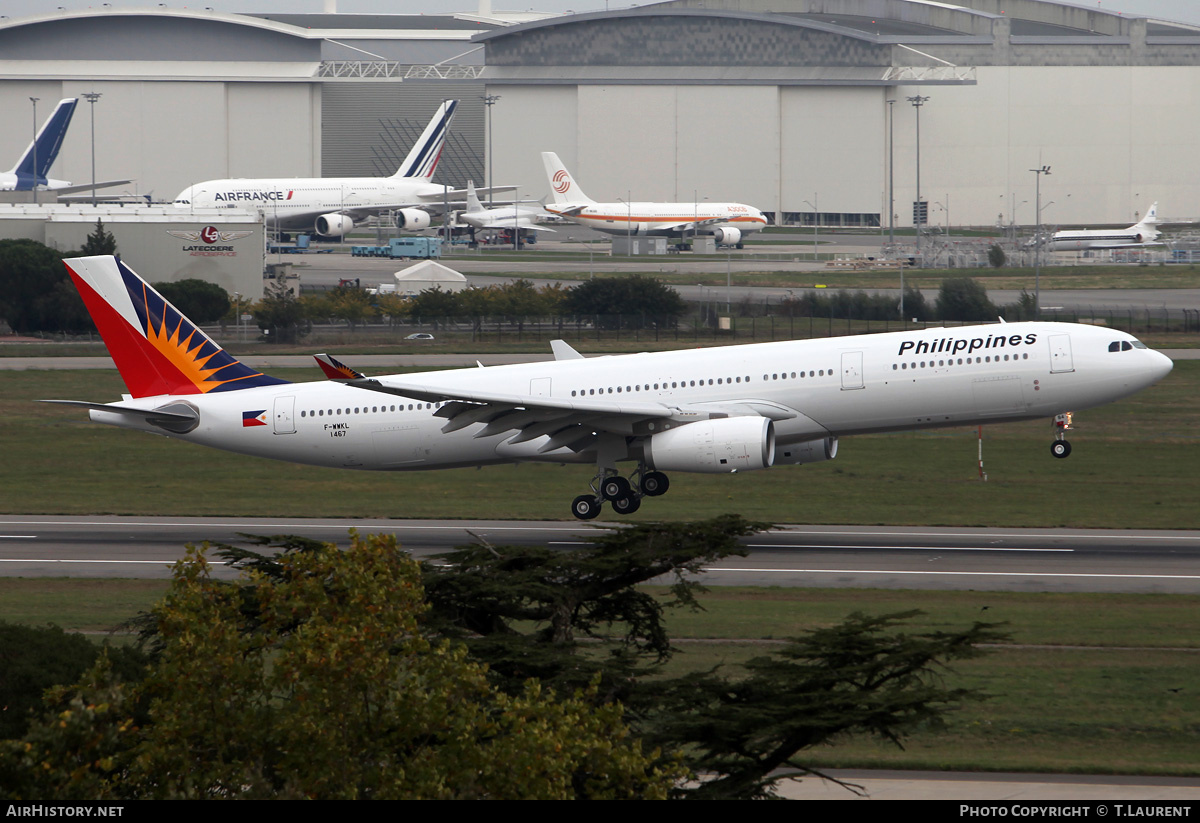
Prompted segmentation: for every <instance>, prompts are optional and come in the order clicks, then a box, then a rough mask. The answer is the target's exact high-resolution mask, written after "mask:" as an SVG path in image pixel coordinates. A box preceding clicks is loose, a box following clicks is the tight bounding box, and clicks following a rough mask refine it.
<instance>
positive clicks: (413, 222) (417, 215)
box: [396, 209, 429, 231]
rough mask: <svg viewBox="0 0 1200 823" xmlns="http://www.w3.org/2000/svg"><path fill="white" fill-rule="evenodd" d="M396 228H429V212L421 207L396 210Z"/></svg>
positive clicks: (413, 229)
mask: <svg viewBox="0 0 1200 823" xmlns="http://www.w3.org/2000/svg"><path fill="white" fill-rule="evenodd" d="M396 228H398V229H408V230H409V231H419V230H421V229H427V228H429V212H427V211H421V210H420V209H400V211H398V212H396Z"/></svg>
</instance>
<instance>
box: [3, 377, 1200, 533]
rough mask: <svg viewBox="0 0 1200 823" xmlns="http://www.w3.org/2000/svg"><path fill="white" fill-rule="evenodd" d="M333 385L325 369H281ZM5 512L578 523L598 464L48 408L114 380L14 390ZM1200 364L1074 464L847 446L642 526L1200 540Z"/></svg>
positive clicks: (926, 435) (938, 439) (1045, 446)
mask: <svg viewBox="0 0 1200 823" xmlns="http://www.w3.org/2000/svg"><path fill="white" fill-rule="evenodd" d="M277 373H278V374H279V375H280V376H282V377H287V378H289V379H318V374H317V373H316V371H315V370H279V371H278V372H277ZM0 380H2V381H3V387H4V388H3V392H2V393H0V415H2V419H3V420H4V421H5V423H4V426H3V428H2V429H0V450H2V453H3V454H4V460H3V461H0V488H3V489H4V494H3V495H0V512H5V513H25V514H174V515H229V516H236V515H244V516H264V517H265V516H326V517H396V518H449V519H454V518H462V517H469V518H512V519H567V518H568V517H569V513H568V504H569V502H570V499H571V498H572V497H574V496H575V495H576V494H578V493H580V492H582V491H583V490H584V489H585V488H586V486H587V481H588V478H589V477H590V475H591V469H590V468H588V467H583V466H570V467H564V466H555V465H516V466H496V467H490V468H485V469H479V470H477V469H456V470H449V471H436V472H397V473H376V472H353V471H345V470H338V469H318V468H313V467H307V466H298V465H293V464H288V463H279V462H274V461H270V460H265V459H261V458H253V457H245V456H242V455H235V454H228V453H225V452H220V451H216V450H211V449H206V448H203V447H200V446H195V445H191V444H187V443H182V442H179V441H175V440H170V439H168V438H165V437H155V436H151V435H147V434H143V433H141V432H134V431H127V430H123V429H115V428H111V427H107V426H100V425H96V424H93V423H90V422H88V420H87V416H86V413H85V412H83V411H80V410H78V409H72V408H67V407H57V406H50V405H45V404H39V403H35V402H33V401H34V400H35V399H37V398H68V399H85V400H98V401H110V400H115V399H117V398H118V397H119V396H120V393H121V391H122V390H123V389H122V385H121V382H120V379H119V377H118V376H117V374H116V373H115V372H104V371H78V372H76V371H48V372H33V371H28V372H7V373H4V374H3V375H2V376H0ZM1198 389H1200V362H1195V361H1183V362H1180V363H1178V364H1176V367H1175V370H1174V371H1173V372H1172V373H1171V375H1170V376H1169V377H1168V378H1167V379H1166V380H1164V381H1163V382H1162V383H1160V384H1159V385H1158V386H1155V387H1154V388H1151V389H1149V390H1147V391H1144V392H1142V393H1140V394H1138V395H1135V396H1134V397H1132V398H1129V399H1127V400H1124V401H1121V402H1119V403H1113V404H1110V405H1108V406H1104V407H1102V408H1099V409H1094V410H1091V411H1087V412H1084V413H1082V414H1080V415H1078V417H1077V418H1076V423H1077V427H1078V430H1077V431H1075V432H1073V433H1072V436H1071V439H1072V442H1073V444H1074V446H1075V452H1074V454H1073V455H1072V456H1071V458H1070V459H1068V460H1054V459H1052V458H1051V457H1050V455H1049V445H1050V441H1051V439H1052V436H1053V435H1052V429H1051V426H1050V425H1049V424H1048V423H1047V422H1045V421H1039V422H1032V423H1019V424H1004V425H998V426H991V427H985V429H984V467H985V469H986V471H987V473H988V478H989V479H988V482H986V483H984V482H980V480H979V479H978V474H977V468H976V455H977V448H978V447H977V441H976V431H975V429H973V428H961V429H946V430H937V431H930V432H914V433H901V434H890V435H867V436H860V437H852V438H846V439H844V440H843V442H842V443H841V447H840V450H839V452H838V457H837V459H836V460H833V461H830V462H826V463H819V464H813V465H808V466H798V467H786V468H777V469H772V470H769V471H764V472H745V473H739V474H736V475H694V474H677V475H676V476H675V477H674V478H673V481H674V482H673V485H672V488H671V492H670V493H669V494H668V495H666V496H665V497H662V498H659V499H655V500H653V501H651V502H650V503H649V504H648V505H646V506H644V507H643V509H642V511H641V512H639V513H638V514H637V515H634V519H640V520H645V519H696V518H703V517H708V516H711V514H712V513H714V512H719V511H737V512H740V513H741V514H743V515H745V516H747V517H750V518H755V519H761V520H768V521H771V522H779V523H846V524H913V525H954V526H1011V527H1017V526H1074V527H1096V528H1200V506H1197V505H1196V500H1197V497H1198V492H1200V474H1198V473H1197V471H1196V466H1197V445H1198V443H1197V438H1198V437H1200V435H1198V433H1200V405H1198V404H1197V403H1196V402H1195V398H1196V397H1197V396H1198V395H1200V391H1198Z"/></svg>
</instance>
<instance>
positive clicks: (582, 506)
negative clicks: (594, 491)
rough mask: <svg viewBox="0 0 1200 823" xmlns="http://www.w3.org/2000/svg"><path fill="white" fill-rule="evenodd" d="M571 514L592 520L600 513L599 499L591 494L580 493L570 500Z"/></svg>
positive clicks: (581, 518)
mask: <svg viewBox="0 0 1200 823" xmlns="http://www.w3.org/2000/svg"><path fill="white" fill-rule="evenodd" d="M571 514H573V515H575V516H576V517H577V518H579V519H580V520H593V519H595V517H596V516H597V515H599V514H600V501H599V500H597V499H596V498H595V496H594V495H591V494H581V495H579V496H578V497H576V498H575V499H574V500H573V501H572V502H571Z"/></svg>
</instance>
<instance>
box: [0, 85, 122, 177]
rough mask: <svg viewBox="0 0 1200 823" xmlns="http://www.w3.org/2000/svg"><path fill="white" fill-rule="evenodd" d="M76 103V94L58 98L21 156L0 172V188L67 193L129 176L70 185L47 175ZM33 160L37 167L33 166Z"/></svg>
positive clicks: (77, 100)
mask: <svg viewBox="0 0 1200 823" xmlns="http://www.w3.org/2000/svg"><path fill="white" fill-rule="evenodd" d="M78 104H79V98H78V97H68V98H66V99H63V100H59V101H58V105H57V106H55V107H54V111H52V112H51V113H50V116H49V117H47V118H46V122H45V123H43V124H42V127H41V129H39V130H38V133H37V136H36V137H35V138H34V139H33V140H32V141H30V143H29V146H28V148H26V149H25V153H24V154H22V155H21V159H20V160H18V161H17V162H16V165H14V166H13V167H12V168H11V169H9V170H8V171H6V172H0V191H33V190H34V188H35V187H36V188H38V189H52V190H53V191H55V192H57V193H58V194H69V193H70V192H76V191H90V190H91V189H93V188H97V189H100V188H105V187H108V186H119V185H121V184H122V183H128V182H130V181H129V180H105V181H104V182H101V183H95V184H92V183H81V184H79V185H73V184H72V183H70V181H67V180H55V179H53V178H51V177H49V176H48V175H49V174H50V167H51V166H53V165H54V161H55V160H56V159H58V150H59V149H61V148H62V144H63V139H64V138H66V136H67V127H68V126H70V125H71V118H72V117H73V116H74V114H75V107H76V106H77V105H78ZM35 163H36V165H37V168H36V169H35V168H34V164H35Z"/></svg>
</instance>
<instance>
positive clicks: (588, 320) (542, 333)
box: [0, 305, 1200, 345]
mask: <svg viewBox="0 0 1200 823" xmlns="http://www.w3.org/2000/svg"><path fill="white" fill-rule="evenodd" d="M743 308H744V307H743ZM779 308H780V307H779V306H778V305H775V306H772V307H768V311H765V312H763V313H748V314H742V315H741V316H738V315H725V314H723V313H721V314H717V313H715V312H714V313H712V314H711V315H709V316H708V317H705V316H703V314H697V315H692V316H689V317H685V318H679V319H675V318H669V317H667V318H656V317H652V316H649V315H619V314H618V315H592V316H590V317H582V318H576V317H572V318H567V317H500V318H492V317H413V318H403V319H400V318H395V319H389V318H383V319H373V320H372V321H369V322H358V323H356V324H354V325H353V326H351V325H350V324H349V323H348V322H345V321H330V322H324V323H306V324H305V326H304V328H303V329H302V330H301V335H300V343H301V344H305V343H308V344H318V343H319V344H322V345H326V344H328V345H354V344H358V345H383V344H389V343H395V342H405V343H412V344H416V345H420V344H427V343H428V342H429V341H428V340H427V339H426V340H420V339H412V340H406V338H409V337H410V336H411V335H415V334H430V335H433V337H434V340H435V341H437V340H440V341H443V342H445V341H448V340H450V341H454V342H462V343H466V342H470V343H478V344H480V345H498V344H514V343H537V342H548V341H550V340H554V339H561V340H567V341H569V342H580V343H583V342H596V343H604V342H613V343H629V342H634V343H664V344H678V345H688V344H693V345H698V344H706V345H712V344H720V343H732V342H738V343H753V342H770V341H774V340H805V339H812V338H826V337H842V336H846V335H853V334H882V333H885V332H894V331H907V330H910V329H925V328H936V327H950V328H952V327H957V326H966V325H975V324H977V323H979V322H988V321H978V320H976V321H943V320H936V319H929V320H923V321H922V320H917V321H914V320H912V319H909V320H900V319H867V318H861V317H854V316H853V314H852V313H838V312H835V313H831V314H822V315H816V314H803V315H802V314H793V315H787V314H779V313H778V310H779ZM771 309H773V310H774V311H773V312H772V311H770V310H771ZM1015 319H1016V318H1011V319H1010V322H1011V320H1015ZM1042 319H1043V320H1054V321H1059V322H1064V323H1084V324H1088V325H1096V326H1104V327H1106V328H1112V329H1118V330H1121V331H1126V332H1129V333H1130V334H1135V335H1137V334H1142V335H1144V334H1150V333H1183V334H1200V309H1188V308H1177V307H1167V306H1158V307H1154V306H1143V307H1139V308H1130V307H1110V306H1086V307H1079V308H1044V309H1043V311H1042ZM991 322H998V321H991ZM204 330H205V332H206V333H208V334H209V335H210V336H211V337H212V338H213V339H214V340H216V341H218V342H219V343H222V344H224V345H230V344H234V343H251V342H256V341H258V342H262V341H265V340H266V339H267V338H266V337H264V336H262V335H261V333H260V330H259V329H258V327H257V326H256V325H255V324H254V323H252V322H251V323H248V324H244V325H242V326H240V327H238V326H232V325H231V326H226V327H221V326H217V325H212V326H206V327H204ZM35 338H36V339H41V340H45V341H47V342H50V341H53V342H90V343H99V342H101V341H100V336H99V335H98V334H97V333H95V332H90V333H86V332H85V333H70V332H37V333H31V334H30V335H28V336H27V337H26V339H35ZM0 340H3V337H0Z"/></svg>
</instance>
